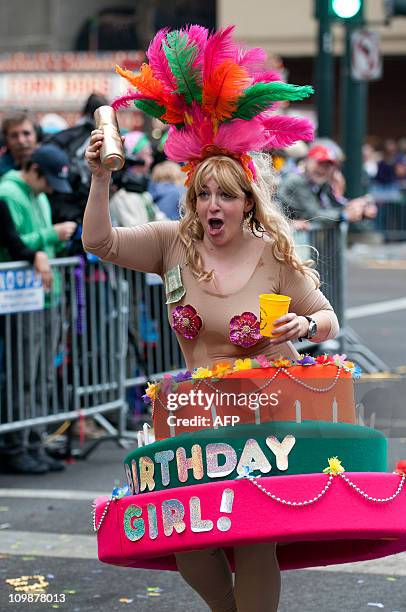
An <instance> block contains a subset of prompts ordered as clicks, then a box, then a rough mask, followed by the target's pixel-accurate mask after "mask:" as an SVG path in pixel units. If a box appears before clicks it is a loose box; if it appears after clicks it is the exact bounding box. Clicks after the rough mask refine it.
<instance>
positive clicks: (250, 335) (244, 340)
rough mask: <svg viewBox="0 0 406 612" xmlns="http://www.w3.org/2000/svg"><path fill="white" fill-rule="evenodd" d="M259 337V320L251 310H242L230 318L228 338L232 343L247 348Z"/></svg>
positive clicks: (259, 338)
mask: <svg viewBox="0 0 406 612" xmlns="http://www.w3.org/2000/svg"><path fill="white" fill-rule="evenodd" d="M261 339H262V335H261V333H260V331H259V321H258V319H257V317H256V316H255V315H254V313H253V312H243V313H242V314H241V315H235V317H233V318H232V319H231V321H230V340H231V342H232V343H233V344H237V345H238V346H243V347H244V348H247V347H249V346H253V345H254V344H256V343H257V342H258V341H259V340H261Z"/></svg>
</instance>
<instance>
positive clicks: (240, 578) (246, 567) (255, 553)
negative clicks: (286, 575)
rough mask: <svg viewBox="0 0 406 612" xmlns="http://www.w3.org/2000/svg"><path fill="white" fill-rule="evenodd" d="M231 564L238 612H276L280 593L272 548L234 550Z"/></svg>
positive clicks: (257, 545)
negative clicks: (233, 570)
mask: <svg viewBox="0 0 406 612" xmlns="http://www.w3.org/2000/svg"><path fill="white" fill-rule="evenodd" d="M234 560H235V586H234V596H235V601H236V603H237V610H238V612H276V610H277V609H278V604H279V597H280V590H281V575H280V570H279V564H278V558H277V556H276V544H275V543H267V544H250V545H248V546H237V547H235V548H234Z"/></svg>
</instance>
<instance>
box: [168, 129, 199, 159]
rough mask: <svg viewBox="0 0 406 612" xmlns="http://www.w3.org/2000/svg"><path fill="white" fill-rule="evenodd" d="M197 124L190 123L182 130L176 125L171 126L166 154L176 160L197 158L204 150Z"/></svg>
mask: <svg viewBox="0 0 406 612" xmlns="http://www.w3.org/2000/svg"><path fill="white" fill-rule="evenodd" d="M196 127H197V126H196V125H195V124H193V125H188V126H187V127H185V128H182V129H181V130H178V129H177V128H176V127H170V128H169V134H168V138H167V140H166V143H165V146H164V151H165V155H166V156H167V157H168V158H169V159H172V160H173V161H176V162H178V163H179V162H184V161H186V160H190V159H197V158H198V157H200V155H201V152H202V147H203V146H204V145H202V142H201V140H200V135H199V132H198V130H197V129H196Z"/></svg>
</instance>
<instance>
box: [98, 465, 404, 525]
mask: <svg viewBox="0 0 406 612" xmlns="http://www.w3.org/2000/svg"><path fill="white" fill-rule="evenodd" d="M394 473H396V472H394ZM337 476H340V477H341V478H342V479H343V480H344V481H345V482H346V483H347V484H348V485H349V486H350V487H351V488H352V489H354V491H356V492H357V493H359V495H362V497H364V498H365V499H367V500H368V501H372V502H377V503H380V504H383V503H387V502H390V501H393V500H394V499H395V498H396V497H397V496H398V495H399V493H400V492H401V491H402V489H403V486H404V484H405V480H406V474H403V475H402V476H401V479H400V483H399V485H398V488H397V489H396V491H395V493H393V495H390V496H389V497H373V496H372V495H368V493H366V492H365V491H363V490H362V489H360V487H357V485H356V484H355V483H353V482H352V481H351V480H350V479H349V478H348V476H346V475H345V474H343V473H340V474H337ZM243 477H244V478H246V479H247V480H249V481H250V482H252V484H253V485H255V486H256V487H257V489H259V490H260V491H261V492H262V493H264V494H265V495H266V496H267V497H270V498H271V499H273V500H274V501H276V502H278V503H280V504H284V505H286V506H295V507H299V508H300V507H302V506H309V505H310V504H314V503H316V502H317V501H319V499H321V498H322V497H323V495H325V494H326V493H327V491H328V490H329V488H330V487H331V484H332V482H333V479H334V475H333V474H330V475H329V477H328V480H327V483H326V485H325V486H324V487H323V489H322V490H321V491H320V493H318V494H317V495H316V496H315V497H312V498H311V499H306V500H304V501H292V500H289V499H282V498H281V497H278V496H277V495H275V494H274V493H271V492H270V491H268V490H267V489H265V487H263V486H262V485H261V484H260V483H259V482H258V481H257V479H256V478H255V477H254V476H250V475H249V474H247V475H245V476H243ZM112 501H117V498H116V497H111V498H110V499H109V500H107V502H106V505H105V506H104V509H103V512H102V515H101V517H100V521H99V524H98V525H96V504H95V503H93V512H92V517H93V531H94V532H95V533H98V531H99V529H100V527H101V526H102V523H103V521H104V519H105V517H106V514H107V512H108V509H109V507H110V504H111V502H112Z"/></svg>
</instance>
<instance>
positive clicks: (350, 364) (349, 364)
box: [344, 361, 355, 370]
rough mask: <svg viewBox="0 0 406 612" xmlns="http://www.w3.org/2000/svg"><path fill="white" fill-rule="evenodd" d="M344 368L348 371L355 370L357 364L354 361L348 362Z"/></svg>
mask: <svg viewBox="0 0 406 612" xmlns="http://www.w3.org/2000/svg"><path fill="white" fill-rule="evenodd" d="M344 368H345V369H346V370H353V369H354V368H355V364H354V363H353V362H352V361H346V362H345V364H344Z"/></svg>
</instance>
